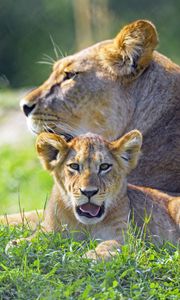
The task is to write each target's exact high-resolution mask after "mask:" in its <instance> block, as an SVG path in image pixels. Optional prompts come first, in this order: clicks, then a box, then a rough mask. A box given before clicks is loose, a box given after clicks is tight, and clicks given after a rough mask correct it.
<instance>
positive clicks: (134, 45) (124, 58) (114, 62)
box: [104, 20, 158, 76]
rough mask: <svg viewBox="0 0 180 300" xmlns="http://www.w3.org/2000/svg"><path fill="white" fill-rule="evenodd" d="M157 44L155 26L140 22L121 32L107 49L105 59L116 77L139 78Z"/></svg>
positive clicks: (126, 27)
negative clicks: (131, 76) (130, 76)
mask: <svg viewBox="0 0 180 300" xmlns="http://www.w3.org/2000/svg"><path fill="white" fill-rule="evenodd" d="M157 44H158V36H157V32H156V28H155V26H154V25H153V24H152V23H151V22H150V21H147V20H138V21H135V22H133V23H131V24H129V25H127V26H125V27H124V28H123V29H122V30H121V31H120V32H119V34H118V35H117V36H116V37H115V39H114V43H113V44H112V45H109V46H107V48H106V49H105V53H104V58H105V61H106V62H107V63H108V64H109V67H110V68H111V70H112V72H113V73H115V74H116V75H120V76H125V75H126V76H127V75H128V76H129V75H133V76H137V75H139V74H141V72H142V71H143V70H144V69H145V68H146V67H147V66H148V65H149V63H150V61H151V59H152V53H153V50H154V49H155V47H156V46H157Z"/></svg>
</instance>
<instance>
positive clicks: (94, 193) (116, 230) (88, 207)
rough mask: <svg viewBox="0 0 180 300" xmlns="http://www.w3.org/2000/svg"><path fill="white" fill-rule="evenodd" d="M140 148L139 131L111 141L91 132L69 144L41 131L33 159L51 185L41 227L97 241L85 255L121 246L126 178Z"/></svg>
mask: <svg viewBox="0 0 180 300" xmlns="http://www.w3.org/2000/svg"><path fill="white" fill-rule="evenodd" d="M141 144H142V135H141V133H140V132H139V131H138V130H133V131H131V132H129V133H127V134H126V135H124V136H123V137H121V138H119V139H117V140H115V141H113V142H109V141H106V140H104V139H103V138H102V137H101V136H99V135H96V134H92V133H87V134H84V135H80V136H77V137H75V138H73V139H72V140H71V141H69V142H66V141H65V139H64V138H62V137H60V136H58V135H56V134H52V133H41V134H40V135H39V136H38V138H37V142H36V148H37V152H38V156H39V158H40V160H41V162H42V164H43V166H44V167H45V169H47V170H48V171H49V172H50V173H51V174H52V175H53V178H54V182H55V184H54V188H53V192H52V195H51V198H50V201H49V203H48V207H47V209H46V211H45V217H44V221H43V223H42V228H43V229H44V230H46V231H61V230H62V231H63V228H64V226H66V227H67V228H68V229H69V230H73V231H76V232H77V239H83V238H85V236H84V233H85V232H86V233H88V234H89V235H90V236H91V237H92V238H95V239H98V240H101V241H102V242H101V243H100V244H99V245H98V246H97V247H96V249H95V251H89V252H88V253H87V254H86V256H87V257H89V258H94V259H95V258H98V257H101V258H105V259H107V258H109V257H110V256H112V255H114V254H115V253H116V251H117V248H119V247H120V244H122V243H123V242H124V236H125V233H126V230H127V224H128V217H129V212H130V205H129V200H128V198H127V191H126V189H127V182H126V177H127V174H129V173H130V171H131V170H132V169H134V168H135V166H136V164H137V161H138V157H139V154H140V148H141ZM83 232H84V233H83Z"/></svg>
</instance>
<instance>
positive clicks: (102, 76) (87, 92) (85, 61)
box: [21, 20, 180, 194]
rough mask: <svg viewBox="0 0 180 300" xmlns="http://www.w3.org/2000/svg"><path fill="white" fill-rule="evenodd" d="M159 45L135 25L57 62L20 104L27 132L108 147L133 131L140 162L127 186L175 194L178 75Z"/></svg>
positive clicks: (178, 181)
mask: <svg viewBox="0 0 180 300" xmlns="http://www.w3.org/2000/svg"><path fill="white" fill-rule="evenodd" d="M157 43H158V37H157V32H156V28H155V26H154V25H153V24H152V23H151V22H149V21H146V20H138V21H135V22H133V23H131V24H129V25H127V26H125V27H124V28H123V29H122V30H121V31H120V32H119V34H118V35H117V36H116V37H115V38H114V39H113V40H107V41H103V42H100V43H98V44H96V45H93V46H91V47H89V48H87V49H84V50H82V51H81V52H79V53H77V54H74V55H71V56H67V57H65V58H63V59H61V60H59V61H57V62H56V63H55V65H54V67H53V71H52V73H51V75H50V77H49V79H47V81H45V83H43V84H42V85H41V86H40V87H38V88H37V89H35V90H33V91H32V92H30V93H29V94H28V95H27V96H26V97H25V98H24V99H23V100H22V102H21V106H22V109H23V111H24V113H25V115H26V116H27V120H28V126H29V128H30V129H31V130H32V131H33V132H34V133H36V134H37V133H40V132H42V131H49V132H54V133H56V134H63V135H65V136H66V138H67V139H69V138H71V137H72V136H76V135H79V134H82V133H86V132H95V133H97V134H100V135H102V136H103V137H104V138H107V139H108V140H111V141H112V140H114V139H117V138H118V137H119V136H121V135H123V134H124V133H126V132H128V131H129V130H132V129H134V128H137V129H139V130H140V131H141V132H142V133H143V136H144V143H143V151H142V152H143V154H142V156H141V159H140V162H139V164H138V167H137V168H136V169H135V171H134V172H132V173H131V175H130V177H129V180H130V182H131V183H132V184H140V185H142V186H149V187H151V188H157V189H161V190H163V191H167V192H169V193H174V194H175V193H180V155H179V149H180V68H179V66H177V65H176V64H174V63H173V62H172V61H170V60H169V59H168V58H166V57H165V56H163V55H161V54H160V53H158V52H156V51H154V49H155V47H156V46H157Z"/></svg>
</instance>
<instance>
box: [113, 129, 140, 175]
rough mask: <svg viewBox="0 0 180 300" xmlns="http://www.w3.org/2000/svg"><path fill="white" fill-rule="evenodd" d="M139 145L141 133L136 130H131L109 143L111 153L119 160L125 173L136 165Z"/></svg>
mask: <svg viewBox="0 0 180 300" xmlns="http://www.w3.org/2000/svg"><path fill="white" fill-rule="evenodd" d="M141 146H142V134H141V133H140V132H139V131H138V130H132V131H130V132H129V133H127V134H125V135H124V136H123V137H121V138H120V139H118V140H116V141H114V142H111V143H110V149H111V151H112V153H113V154H114V155H115V156H116V157H117V158H118V160H120V161H121V164H122V165H123V166H124V168H125V169H126V171H127V173H129V172H130V171H131V170H132V169H134V168H135V167H136V165H137V162H138V158H139V155H140V150H141Z"/></svg>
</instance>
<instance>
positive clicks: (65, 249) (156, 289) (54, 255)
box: [0, 227, 180, 300]
mask: <svg viewBox="0 0 180 300" xmlns="http://www.w3.org/2000/svg"><path fill="white" fill-rule="evenodd" d="M27 234H28V231H27V229H26V228H16V229H15V228H10V227H5V228H4V227H1V228H0V299H3V300H4V299H19V300H20V299H28V300H31V299H32V300H34V299H43V300H45V299H46V300H52V299H67V300H71V299H72V300H74V299H78V300H96V299H97V300H101V299H102V300H111V299H112V300H113V299H115V300H121V299H123V300H125V299H127V300H130V299H133V300H134V299H136V300H141V299H145V300H150V299H159V300H165V299H169V300H170V299H172V300H178V299H180V283H179V276H180V268H179V263H180V261H179V253H178V250H177V249H176V248H175V247H174V246H172V245H169V244H167V245H164V246H162V247H161V248H155V246H153V245H151V244H146V243H145V242H144V241H143V240H140V239H138V238H135V237H134V236H133V234H132V232H131V233H129V241H128V243H127V244H126V245H124V246H122V248H121V250H122V251H121V252H120V253H117V256H116V257H114V258H112V260H111V261H109V262H98V263H96V262H94V261H90V260H88V259H85V258H82V255H83V254H84V253H85V252H86V251H87V250H89V249H90V248H93V247H95V244H96V242H95V241H94V242H93V241H88V242H86V243H82V242H81V243H78V242H75V241H74V240H73V238H67V239H65V238H63V237H62V236H61V235H60V234H58V233H56V234H43V233H39V235H38V236H37V237H36V238H34V240H33V242H32V243H30V244H28V243H27V242H23V243H22V244H21V245H20V246H19V247H17V248H13V249H11V250H10V251H9V253H8V254H5V252H4V249H5V246H6V243H7V242H8V241H9V240H10V239H12V238H17V237H19V236H27Z"/></svg>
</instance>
